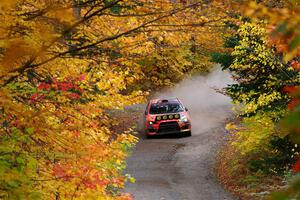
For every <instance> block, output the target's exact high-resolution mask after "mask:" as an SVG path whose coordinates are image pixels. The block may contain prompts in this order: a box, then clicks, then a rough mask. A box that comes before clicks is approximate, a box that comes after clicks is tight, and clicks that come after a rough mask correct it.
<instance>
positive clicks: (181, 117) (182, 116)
mask: <svg viewBox="0 0 300 200" xmlns="http://www.w3.org/2000/svg"><path fill="white" fill-rule="evenodd" d="M180 121H181V122H188V121H189V120H188V118H187V116H185V115H184V114H181V115H180Z"/></svg>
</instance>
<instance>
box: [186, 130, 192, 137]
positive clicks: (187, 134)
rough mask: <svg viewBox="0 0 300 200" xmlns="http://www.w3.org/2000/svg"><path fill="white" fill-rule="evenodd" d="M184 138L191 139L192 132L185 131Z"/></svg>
mask: <svg viewBox="0 0 300 200" xmlns="http://www.w3.org/2000/svg"><path fill="white" fill-rule="evenodd" d="M184 136H185V137H191V136H192V131H187V132H186V133H184Z"/></svg>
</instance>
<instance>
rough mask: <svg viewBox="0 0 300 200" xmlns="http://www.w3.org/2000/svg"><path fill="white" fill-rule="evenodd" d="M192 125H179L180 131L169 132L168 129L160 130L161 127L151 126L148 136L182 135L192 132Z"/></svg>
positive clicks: (147, 131)
mask: <svg viewBox="0 0 300 200" xmlns="http://www.w3.org/2000/svg"><path fill="white" fill-rule="evenodd" d="M191 128H192V127H191V123H181V124H180V123H178V129H176V130H167V129H160V126H159V125H158V126H152V125H149V126H148V128H147V130H146V134H147V135H149V136H153V135H168V134H180V133H185V132H190V131H191Z"/></svg>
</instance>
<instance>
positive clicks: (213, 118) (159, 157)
mask: <svg viewBox="0 0 300 200" xmlns="http://www.w3.org/2000/svg"><path fill="white" fill-rule="evenodd" d="M229 82H231V81H230V78H229V76H228V74H226V73H224V72H221V71H219V70H216V71H214V72H213V73H211V74H210V75H208V76H206V77H202V76H196V77H193V78H190V79H187V80H185V81H183V82H182V83H180V84H178V85H177V86H176V87H175V88H173V89H172V90H169V91H164V92H161V93H159V94H157V95H156V96H160V97H163V96H176V97H179V98H180V99H181V100H182V101H183V103H184V104H185V105H186V107H188V108H189V110H190V115H191V118H192V125H193V129H192V134H193V135H192V137H184V138H181V137H177V136H176V135H175V136H168V137H159V138H154V139H146V138H145V136H144V134H143V132H142V131H140V133H139V138H140V142H139V143H138V144H137V146H136V148H135V149H134V150H133V153H132V155H131V156H130V158H129V159H128V168H127V173H129V174H131V175H132V176H133V177H135V178H136V183H134V184H132V183H128V184H127V186H126V189H125V191H126V192H129V193H131V194H133V196H134V198H135V199H136V200H218V199H226V200H231V199H233V198H232V197H231V196H230V195H229V194H228V193H227V192H226V191H224V190H223V188H222V187H221V186H220V185H219V184H218V182H217V180H216V177H215V174H214V165H215V156H216V153H217V151H218V147H219V145H220V143H221V142H222V140H223V138H224V135H225V130H224V128H223V127H224V124H225V121H226V118H228V117H229V115H230V113H231V112H230V110H231V109H230V108H231V105H230V100H229V99H228V98H227V97H224V96H223V95H221V94H217V93H216V92H215V91H214V90H213V89H212V87H218V88H220V87H223V86H225V85H226V83H229ZM141 120H142V114H141Z"/></svg>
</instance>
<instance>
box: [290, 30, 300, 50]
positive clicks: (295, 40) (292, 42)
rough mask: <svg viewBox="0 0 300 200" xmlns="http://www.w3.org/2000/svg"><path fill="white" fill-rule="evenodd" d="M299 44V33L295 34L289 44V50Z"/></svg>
mask: <svg viewBox="0 0 300 200" xmlns="http://www.w3.org/2000/svg"><path fill="white" fill-rule="evenodd" d="M299 44H300V34H298V35H296V36H295V37H294V38H293V40H292V41H291V42H290V44H289V50H290V51H293V50H295V49H296V48H297V47H298V46H299Z"/></svg>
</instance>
